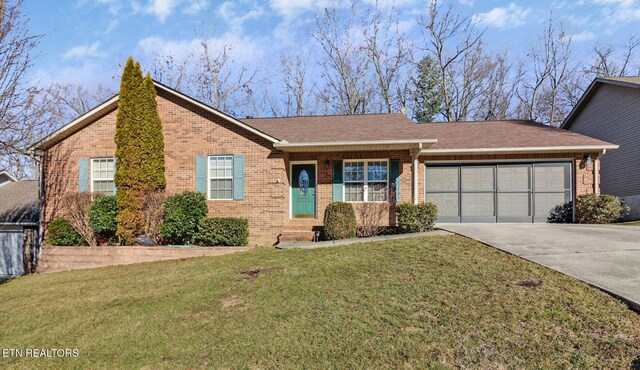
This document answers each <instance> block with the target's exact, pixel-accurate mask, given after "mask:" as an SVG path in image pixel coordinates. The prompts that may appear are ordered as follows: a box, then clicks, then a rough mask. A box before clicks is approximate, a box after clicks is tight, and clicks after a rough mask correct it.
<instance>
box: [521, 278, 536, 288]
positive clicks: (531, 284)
mask: <svg viewBox="0 0 640 370" xmlns="http://www.w3.org/2000/svg"><path fill="white" fill-rule="evenodd" d="M516 285H518V286H522V287H525V288H537V287H539V286H540V285H542V280H538V279H527V280H519V281H517V282H516Z"/></svg>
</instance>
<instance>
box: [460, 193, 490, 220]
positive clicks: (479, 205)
mask: <svg viewBox="0 0 640 370" xmlns="http://www.w3.org/2000/svg"><path fill="white" fill-rule="evenodd" d="M494 195H495V194H494V193H462V216H463V217H464V216H495V214H496V212H495V202H494Z"/></svg>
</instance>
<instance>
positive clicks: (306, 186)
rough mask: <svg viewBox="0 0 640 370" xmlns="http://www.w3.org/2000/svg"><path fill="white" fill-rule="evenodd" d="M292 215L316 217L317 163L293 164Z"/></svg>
mask: <svg viewBox="0 0 640 370" xmlns="http://www.w3.org/2000/svg"><path fill="white" fill-rule="evenodd" d="M291 215H292V217H293V218H314V217H316V165H315V164H311V163H310V164H306V163H305V164H293V165H291Z"/></svg>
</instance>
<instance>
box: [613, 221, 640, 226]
mask: <svg viewBox="0 0 640 370" xmlns="http://www.w3.org/2000/svg"><path fill="white" fill-rule="evenodd" d="M616 225H625V226H640V221H627V222H619V223H617V224H616Z"/></svg>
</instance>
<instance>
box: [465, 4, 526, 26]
mask: <svg viewBox="0 0 640 370" xmlns="http://www.w3.org/2000/svg"><path fill="white" fill-rule="evenodd" d="M530 12H531V8H523V7H521V6H519V5H517V4H515V3H511V4H509V5H508V6H506V7H498V8H493V9H491V10H489V11H488V12H486V13H478V14H474V15H473V17H472V20H473V22H474V23H479V24H484V25H486V26H488V27H496V28H502V29H506V28H511V27H514V26H521V25H523V24H524V23H525V22H526V20H527V17H528V16H529V13H530Z"/></svg>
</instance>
